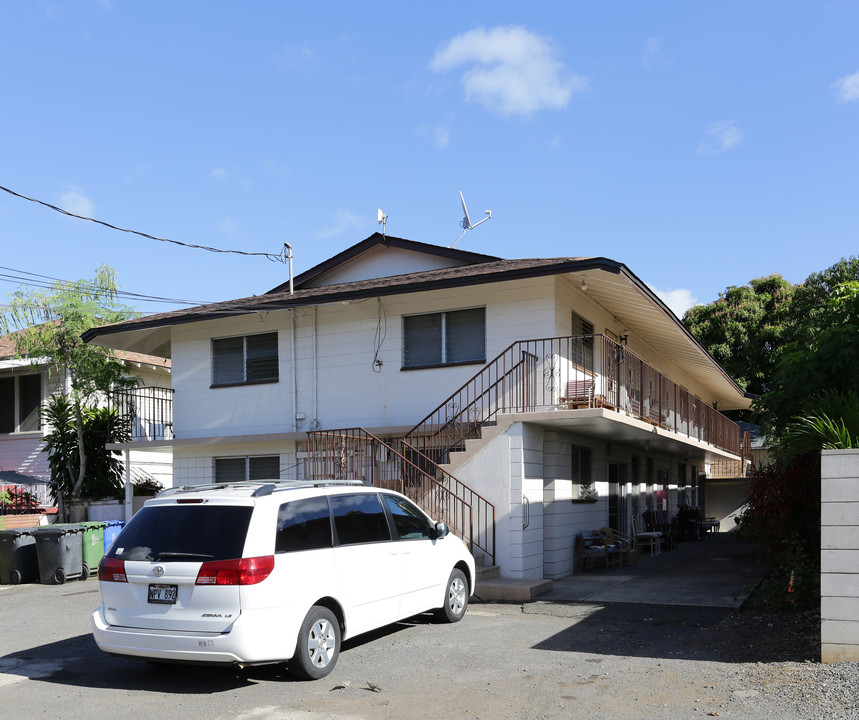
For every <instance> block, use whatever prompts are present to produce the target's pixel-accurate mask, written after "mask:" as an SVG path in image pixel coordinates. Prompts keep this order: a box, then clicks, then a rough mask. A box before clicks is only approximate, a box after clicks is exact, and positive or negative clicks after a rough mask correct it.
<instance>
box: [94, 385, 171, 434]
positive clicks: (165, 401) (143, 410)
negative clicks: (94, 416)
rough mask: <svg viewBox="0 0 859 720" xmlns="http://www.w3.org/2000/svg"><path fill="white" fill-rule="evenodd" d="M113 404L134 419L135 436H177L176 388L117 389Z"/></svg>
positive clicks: (114, 393)
mask: <svg viewBox="0 0 859 720" xmlns="http://www.w3.org/2000/svg"><path fill="white" fill-rule="evenodd" d="M110 407H111V408H112V409H115V410H116V411H117V413H118V414H119V415H121V416H123V417H127V418H129V420H130V422H131V438H132V440H135V441H138V440H173V439H174V435H173V390H172V389H171V388H158V387H137V388H130V389H123V390H114V391H113V392H112V393H111V394H110Z"/></svg>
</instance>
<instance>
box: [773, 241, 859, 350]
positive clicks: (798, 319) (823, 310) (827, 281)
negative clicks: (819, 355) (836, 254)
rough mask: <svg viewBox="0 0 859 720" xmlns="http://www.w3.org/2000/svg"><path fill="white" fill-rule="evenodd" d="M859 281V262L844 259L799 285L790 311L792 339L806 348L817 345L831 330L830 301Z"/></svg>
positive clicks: (852, 259)
mask: <svg viewBox="0 0 859 720" xmlns="http://www.w3.org/2000/svg"><path fill="white" fill-rule="evenodd" d="M854 281H859V258H857V257H849V258H842V259H841V260H839V261H838V262H837V263H835V264H834V265H832V266H831V267H828V268H827V269H826V270H823V271H822V272H816V273H812V274H811V275H809V276H808V277H807V278H806V280H805V282H804V283H802V284H801V285H797V287H796V291H795V292H794V297H793V299H792V301H791V309H790V323H789V325H790V328H789V330H790V337H791V339H792V340H795V341H797V342H799V343H801V344H802V345H804V346H806V347H811V346H813V345H814V343H815V341H816V339H817V337H818V336H819V335H820V333H821V332H822V331H823V330H824V329H825V328H826V327H827V323H828V322H829V318H828V317H827V316H828V314H829V305H830V300H831V299H832V297H833V296H834V294H835V292H836V288H838V287H839V286H841V285H843V284H844V283H849V282H854Z"/></svg>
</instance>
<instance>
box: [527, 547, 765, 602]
mask: <svg viewBox="0 0 859 720" xmlns="http://www.w3.org/2000/svg"><path fill="white" fill-rule="evenodd" d="M767 569H768V568H767V567H766V566H764V565H762V564H761V563H759V562H758V561H757V559H756V556H755V549H754V547H752V546H751V545H749V544H747V543H744V542H741V541H740V540H738V539H737V537H736V533H734V532H730V533H716V534H708V535H707V536H706V537H705V538H704V539H702V540H699V541H697V542H695V541H688V542H681V543H679V544H678V546H677V548H676V549H674V550H668V551H664V550H663V552H662V553H661V554H659V555H654V556H650V555H644V556H643V557H641V559H640V560H639V562H638V564H636V565H635V566H633V567H624V568H619V569H616V570H615V569H613V570H606V569H605V568H602V569H598V568H593V569H589V570H587V571H585V572H582V573H578V574H576V575H571V576H569V577H567V578H562V579H561V580H555V584H554V588H553V589H552V590H551V591H550V592H548V593H545V594H543V595H541V596H540V598H539V599H540V600H542V601H549V602H595V603H620V602H622V603H643V604H650V605H687V606H695V607H723V608H739V607H740V606H741V605H742V603H743V601H744V600H745V599H746V598H747V597H748V595H749V594H750V593H751V592H752V590H754V588H755V587H756V586H757V585H758V583H759V582H760V581H761V580H762V579H763V577H764V576H765V575H766V573H767Z"/></svg>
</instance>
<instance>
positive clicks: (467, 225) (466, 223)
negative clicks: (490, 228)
mask: <svg viewBox="0 0 859 720" xmlns="http://www.w3.org/2000/svg"><path fill="white" fill-rule="evenodd" d="M459 199H460V200H461V201H462V213H463V215H464V217H463V218H462V222H460V223H459V226H460V227H461V228H462V232H461V233H460V235H459V237H458V238H457V239H456V240H454V241H453V244H452V245H450V246H449V247H455V246H456V244H457V243H458V242H459V241H460V240H461V239H462V236H463V235H465V233H466V232H468V231H469V230H473V229H474V228H476V227H477V226H478V225H480V223H484V222H486V221H487V220H489V219H490V218H491V217H492V211H491V210H484V211H483V214H484V215H486V217H485V218H483V220H480V221H478V222H476V223H474V225H472V224H471V218H470V217H469V216H468V208H467V207H466V206H465V197H464V196H463V194H462V190H460V191H459ZM380 212H381V211H380Z"/></svg>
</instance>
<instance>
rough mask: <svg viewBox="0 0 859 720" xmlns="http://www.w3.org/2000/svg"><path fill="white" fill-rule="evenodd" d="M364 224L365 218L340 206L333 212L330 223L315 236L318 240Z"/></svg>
mask: <svg viewBox="0 0 859 720" xmlns="http://www.w3.org/2000/svg"><path fill="white" fill-rule="evenodd" d="M366 225H367V218H365V217H363V216H361V215H357V214H356V213H353V212H351V211H350V210H343V209H342V208H341V209H339V210H337V211H335V212H334V216H333V217H332V218H331V223H330V224H329V225H328V227H325V228H323V229H322V230H320V231H319V232H318V233H317V236H318V237H319V239H320V240H324V239H325V238H330V237H334V236H335V235H342V234H343V233H344V232H348V231H349V230H352V229H359V228H362V227H365V226H366Z"/></svg>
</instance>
